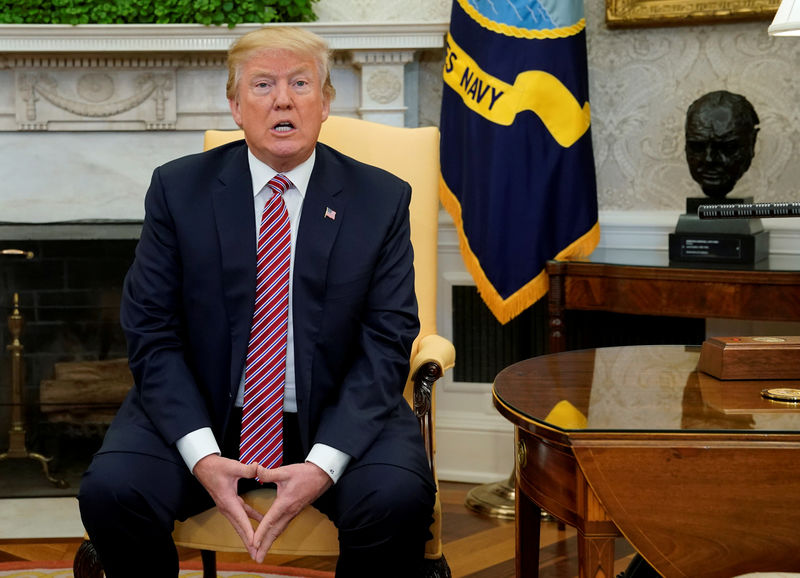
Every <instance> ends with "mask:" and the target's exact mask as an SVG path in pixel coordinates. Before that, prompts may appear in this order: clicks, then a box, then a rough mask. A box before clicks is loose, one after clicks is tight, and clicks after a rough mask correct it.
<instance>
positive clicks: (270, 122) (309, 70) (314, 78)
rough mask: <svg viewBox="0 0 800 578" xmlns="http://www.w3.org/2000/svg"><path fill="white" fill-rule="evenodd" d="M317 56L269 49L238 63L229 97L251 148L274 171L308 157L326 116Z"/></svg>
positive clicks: (284, 168) (237, 120) (288, 168)
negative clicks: (234, 92) (233, 92)
mask: <svg viewBox="0 0 800 578" xmlns="http://www.w3.org/2000/svg"><path fill="white" fill-rule="evenodd" d="M319 76H320V75H319V70H318V68H317V64H316V62H315V61H314V60H313V59H312V58H310V57H305V56H298V55H296V54H294V53H292V52H289V51H288V50H270V51H266V52H260V53H257V54H255V55H254V56H252V57H251V58H250V59H249V60H247V61H246V62H245V63H244V64H243V65H242V70H241V75H240V78H239V85H238V87H237V95H236V97H235V98H234V99H233V100H229V101H228V103H229V104H230V107H231V113H232V114H233V119H234V120H235V121H236V124H238V125H239V126H240V127H241V128H242V129H244V134H245V140H246V141H247V145H248V147H250V150H251V151H252V152H253V154H254V155H255V156H256V157H257V158H258V159H259V160H261V161H263V162H265V163H267V164H268V165H269V166H271V167H272V168H273V169H275V170H276V171H280V172H286V171H289V170H291V169H293V168H295V167H296V166H298V165H299V164H300V163H302V162H303V161H305V160H306V159H308V157H310V156H311V153H312V151H313V150H314V145H315V144H316V142H317V138H318V137H319V131H320V127H321V126H322V123H323V121H325V119H326V118H328V113H329V112H330V102H329V100H328V99H326V98H325V97H324V96H323V94H322V86H323V82H324V80H325V79H324V78H322V79H321V78H320V77H319Z"/></svg>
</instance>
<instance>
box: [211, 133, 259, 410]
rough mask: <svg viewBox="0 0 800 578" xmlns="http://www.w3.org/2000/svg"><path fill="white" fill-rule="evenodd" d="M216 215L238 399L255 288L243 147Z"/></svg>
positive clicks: (227, 170)
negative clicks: (241, 362)
mask: <svg viewBox="0 0 800 578" xmlns="http://www.w3.org/2000/svg"><path fill="white" fill-rule="evenodd" d="M212 198H213V205H214V215H215V218H216V223H217V236H218V238H219V245H220V253H221V259H222V285H223V292H224V294H225V304H226V308H227V312H228V319H229V322H230V327H231V383H230V387H231V392H232V393H233V394H234V395H235V394H236V390H237V389H238V387H239V381H240V379H241V372H242V365H241V364H240V363H238V362H239V361H240V360H241V361H243V360H244V357H245V354H246V352H247V342H248V341H249V339H250V325H251V323H252V317H253V304H254V302H255V284H256V263H255V254H256V231H255V214H254V208H253V184H252V181H251V178H250V167H249V165H248V162H247V147H246V146H245V145H244V143H242V145H241V146H240V147H237V148H235V149H233V150H231V151H230V153H229V154H228V155H227V156H226V161H225V164H224V166H223V167H222V170H221V172H220V176H219V181H218V182H217V183H215V186H214V189H213V193H212Z"/></svg>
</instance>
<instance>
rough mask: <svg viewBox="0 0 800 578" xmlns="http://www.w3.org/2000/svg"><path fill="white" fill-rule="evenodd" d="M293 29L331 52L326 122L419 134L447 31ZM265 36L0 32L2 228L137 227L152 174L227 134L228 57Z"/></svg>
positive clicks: (34, 28) (105, 30) (412, 25)
mask: <svg viewBox="0 0 800 578" xmlns="http://www.w3.org/2000/svg"><path fill="white" fill-rule="evenodd" d="M267 26H285V25H283V24H272V25H267ZM300 26H302V27H304V28H307V29H309V30H312V31H313V32H315V33H317V34H319V35H320V36H322V37H323V38H325V39H326V40H327V41H328V42H329V44H330V47H331V49H332V53H333V59H332V69H331V77H332V80H333V84H334V86H335V87H336V92H337V95H336V99H335V100H334V101H333V103H332V105H331V113H332V114H336V115H341V116H352V117H360V118H364V119H366V120H371V121H375V122H382V123H384V124H391V125H396V126H403V125H410V126H415V125H416V119H417V109H418V107H417V105H418V92H419V88H418V78H419V72H418V70H419V67H418V66H417V65H416V62H417V61H418V60H419V58H420V55H421V53H422V52H423V51H427V50H441V49H442V48H443V46H444V35H445V33H446V31H447V23H446V22H396V21H394V22H393V21H385V22H377V23H376V22H364V23H341V22H339V23H331V22H315V23H308V24H301V25H300ZM261 27H262V25H260V24H249V25H241V26H237V27H235V28H233V29H231V28H227V27H224V26H211V27H209V26H203V25H194V24H174V25H173V24H143V25H134V24H122V25H80V26H65V25H23V24H19V25H0V156H2V158H3V160H4V162H3V163H1V164H0V183H2V184H0V221H7V222H13V223H20V222H33V223H41V222H51V221H69V220H86V219H91V220H96V219H100V220H105V219H112V220H120V219H134V220H136V219H140V218H141V217H142V213H143V210H142V195H143V194H144V191H145V190H146V189H147V185H148V182H149V177H150V174H151V172H152V170H153V168H155V167H156V166H158V165H160V164H162V163H164V162H166V161H168V160H171V159H173V158H176V157H179V156H183V155H185V154H190V153H193V152H198V151H199V150H200V149H201V148H202V133H203V131H205V130H207V129H230V128H235V124H234V123H233V120H232V118H231V114H230V109H229V106H228V101H227V99H226V96H225V84H226V81H227V67H226V62H225V59H226V52H227V50H228V47H229V46H230V44H231V43H232V42H233V40H234V39H236V38H238V37H239V36H241V35H242V34H244V33H246V32H248V31H251V30H255V29H258V28H261ZM54 193H55V194H54ZM43 207H47V210H43Z"/></svg>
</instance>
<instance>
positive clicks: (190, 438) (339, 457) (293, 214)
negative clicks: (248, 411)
mask: <svg viewBox="0 0 800 578" xmlns="http://www.w3.org/2000/svg"><path fill="white" fill-rule="evenodd" d="M315 159H316V152H312V153H311V156H310V157H309V158H308V160H306V161H305V162H303V163H302V164H300V165H299V166H297V167H295V168H293V169H292V170H290V171H287V172H285V173H282V174H283V175H284V176H285V177H286V178H288V179H289V180H290V181H291V182H292V186H291V187H290V188H289V189H288V190H287V191H286V192H285V193H284V194H283V200H284V202H285V203H286V210H287V212H288V213H289V223H290V224H291V229H292V233H291V235H292V236H291V258H290V262H289V325H288V336H287V343H286V382H285V387H284V395H283V411H285V412H296V411H297V395H296V392H295V375H294V331H293V325H292V278H293V272H294V254H295V241H296V239H297V230H298V227H299V225H300V212H301V209H302V206H303V199H304V198H305V194H306V189H307V188H308V181H309V180H310V179H311V171H312V170H313V168H314V161H315ZM247 160H248V163H249V165H250V175H251V176H252V179H253V205H254V208H255V216H256V238H258V230H259V228H260V227H261V213H262V212H263V211H264V206H265V205H266V204H267V199H268V196H269V194H270V192H271V191H270V189H269V187H267V183H268V182H269V181H270V180H271V179H272V177H274V176H275V175H276V174H278V172H277V171H276V170H274V169H273V168H271V167H269V166H268V165H266V164H264V163H263V162H261V161H260V160H258V159H257V158H256V157H255V156H254V155H253V153H252V152H250V151H249V150H248V151H247ZM243 403H244V370H242V377H241V381H240V382H239V392H238V395H237V397H236V405H237V406H238V407H241V406H242V405H243ZM176 444H177V447H178V452H180V454H181V457H183V460H184V461H185V462H186V465H187V466H188V467H189V470H192V471H193V470H194V466H195V464H197V462H198V461H200V459H201V458H204V457H205V456H207V455H210V454H217V455H219V454H220V453H221V452H220V449H219V444H217V441H216V439H215V438H214V434H213V433H212V431H211V428H208V427H206V428H202V429H199V430H195V431H193V432H189V433H188V434H186V435H185V436H183V437H182V438H181V439H179V440H178V441H177V442H176ZM306 461H307V462H311V463H313V464H315V465H316V466H318V467H320V468H322V469H323V470H324V471H325V473H327V474H328V475H329V476H330V477H331V479H332V480H333V482H334V483H336V482H337V481H338V480H339V478H340V477H341V475H342V473H343V472H344V469H345V468H346V467H347V464H348V463H349V462H350V456H349V455H348V454H346V453H344V452H341V451H339V450H337V449H336V448H332V447H330V446H328V445H325V444H320V443H317V444H314V446H313V447H312V448H311V451H310V452H309V454H308V456H307V457H306Z"/></svg>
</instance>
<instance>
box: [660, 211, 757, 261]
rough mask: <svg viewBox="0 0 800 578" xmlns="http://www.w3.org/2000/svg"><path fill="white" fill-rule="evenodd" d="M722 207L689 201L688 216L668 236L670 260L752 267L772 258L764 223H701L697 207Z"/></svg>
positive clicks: (740, 221) (742, 221)
mask: <svg viewBox="0 0 800 578" xmlns="http://www.w3.org/2000/svg"><path fill="white" fill-rule="evenodd" d="M722 202H724V203H729V204H734V203H752V202H753V198H752V197H747V198H738V199H735V198H734V199H725V200H724V201H722ZM710 204H719V201H715V200H713V199H710V198H708V197H688V198H687V199H686V213H684V214H683V215H681V216H680V217H679V218H678V224H677V225H676V227H675V232H674V233H670V235H669V259H670V261H676V262H684V263H686V262H690V263H725V264H738V265H752V264H753V263H756V262H758V261H761V260H762V259H765V258H766V257H767V256H768V255H769V232H768V231H765V230H764V226H763V225H762V224H761V219H724V220H722V219H721V220H713V219H711V220H709V219H704V220H702V221H701V220H700V218H699V217H698V216H697V207H699V206H700V205H710Z"/></svg>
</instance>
